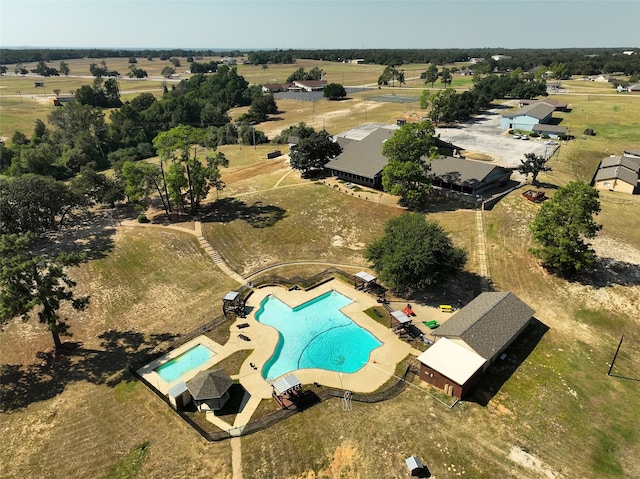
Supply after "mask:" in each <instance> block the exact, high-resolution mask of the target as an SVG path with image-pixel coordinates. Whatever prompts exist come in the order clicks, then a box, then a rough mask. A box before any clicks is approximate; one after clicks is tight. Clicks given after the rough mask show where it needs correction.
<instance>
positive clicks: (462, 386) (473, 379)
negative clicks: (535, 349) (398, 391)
mask: <svg viewBox="0 0 640 479" xmlns="http://www.w3.org/2000/svg"><path fill="white" fill-rule="evenodd" d="M533 314H534V310H533V309H531V308H530V307H529V306H528V305H527V304H526V303H524V302H523V301H522V300H520V299H519V298H518V297H517V296H515V295H514V294H513V293H509V292H491V293H482V294H481V295H480V296H478V297H476V298H475V299H474V300H473V301H471V302H470V303H469V304H467V305H466V306H465V307H464V308H462V309H461V310H460V311H458V312H457V313H455V314H454V315H453V316H452V317H451V318H450V319H449V320H448V321H446V322H445V323H444V324H443V325H442V326H440V327H439V328H438V329H436V330H434V331H433V336H434V337H436V338H437V340H436V343H435V344H434V345H433V346H431V347H430V348H429V349H427V350H426V351H425V352H424V353H422V354H421V355H420V356H418V361H419V362H420V372H419V375H420V379H422V380H423V381H426V382H428V383H430V384H433V385H434V386H436V387H438V388H441V389H444V390H445V392H447V393H448V394H451V395H453V396H455V397H458V398H462V397H463V396H464V395H465V394H466V393H467V392H469V390H470V389H471V388H473V386H474V385H475V384H477V382H478V381H479V380H480V379H481V377H482V374H483V373H484V372H485V371H486V370H487V369H488V368H489V366H491V364H493V363H494V362H495V361H496V360H497V359H498V358H499V357H501V356H502V354H503V353H504V351H505V350H506V349H507V348H508V347H509V346H510V345H511V344H512V343H513V342H514V341H515V340H516V339H517V338H518V336H520V334H521V333H522V332H523V331H524V330H525V329H526V328H527V326H529V324H530V323H531V320H532V318H533Z"/></svg>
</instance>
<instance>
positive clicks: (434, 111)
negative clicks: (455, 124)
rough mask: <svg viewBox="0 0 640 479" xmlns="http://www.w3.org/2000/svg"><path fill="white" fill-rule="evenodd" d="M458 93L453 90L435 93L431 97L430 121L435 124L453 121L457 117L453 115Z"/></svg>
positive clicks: (447, 89) (448, 89)
mask: <svg viewBox="0 0 640 479" xmlns="http://www.w3.org/2000/svg"><path fill="white" fill-rule="evenodd" d="M456 95H457V93H456V91H455V90H454V89H453V88H446V89H444V90H440V91H437V92H435V93H433V94H432V95H431V97H430V103H431V110H429V114H428V116H429V119H430V120H431V121H433V122H434V123H435V124H438V123H440V122H445V123H446V122H449V121H453V119H454V118H455V115H454V113H453V108H452V107H453V106H454V101H455V97H456Z"/></svg>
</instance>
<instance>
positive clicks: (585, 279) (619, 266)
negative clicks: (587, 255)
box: [570, 257, 640, 289]
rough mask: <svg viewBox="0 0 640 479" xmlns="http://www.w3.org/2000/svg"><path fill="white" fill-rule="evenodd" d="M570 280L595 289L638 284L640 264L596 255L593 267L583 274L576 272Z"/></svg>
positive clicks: (639, 283) (639, 281) (639, 280)
mask: <svg viewBox="0 0 640 479" xmlns="http://www.w3.org/2000/svg"><path fill="white" fill-rule="evenodd" d="M570 281H574V282H577V283H580V284H582V285H584V286H591V287H593V288H595V289H601V288H606V287H609V286H613V285H619V286H637V285H640V264H637V263H629V262H626V261H618V260H616V259H614V258H607V257H598V258H596V262H595V264H594V267H593V268H592V269H591V271H589V272H588V273H585V274H578V275H576V276H575V277H573V278H570Z"/></svg>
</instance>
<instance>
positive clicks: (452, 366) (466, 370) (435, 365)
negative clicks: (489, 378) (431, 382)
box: [418, 318, 487, 386]
mask: <svg viewBox="0 0 640 479" xmlns="http://www.w3.org/2000/svg"><path fill="white" fill-rule="evenodd" d="M452 319H453V318H452ZM445 324H446V323H445ZM443 326H444V325H443ZM441 327H442V326H441ZM418 361H420V362H421V363H422V364H424V365H425V366H427V367H430V368H432V369H435V370H436V371H438V372H439V373H440V374H442V375H443V376H446V377H448V378H449V379H451V380H452V381H455V382H456V383H457V384H459V385H460V386H462V385H464V384H465V383H466V382H467V381H468V380H469V379H470V378H471V377H472V376H473V375H474V374H475V373H476V372H477V371H478V369H480V368H481V367H482V366H483V365H484V363H486V362H487V360H486V359H484V358H483V357H481V356H480V355H478V354H477V353H475V352H474V351H472V350H471V349H469V348H465V347H464V346H462V345H460V344H458V343H456V342H455V341H451V340H449V339H447V338H442V339H439V340H438V341H436V343H435V344H434V345H433V346H431V347H430V348H429V349H427V350H426V351H425V352H424V353H422V354H421V355H420V356H418Z"/></svg>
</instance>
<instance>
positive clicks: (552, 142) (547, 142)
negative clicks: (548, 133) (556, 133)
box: [544, 140, 558, 145]
mask: <svg viewBox="0 0 640 479" xmlns="http://www.w3.org/2000/svg"><path fill="white" fill-rule="evenodd" d="M544 144H545V145H557V144H558V142H557V141H553V140H547V141H545V142H544Z"/></svg>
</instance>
